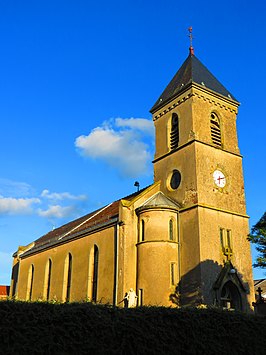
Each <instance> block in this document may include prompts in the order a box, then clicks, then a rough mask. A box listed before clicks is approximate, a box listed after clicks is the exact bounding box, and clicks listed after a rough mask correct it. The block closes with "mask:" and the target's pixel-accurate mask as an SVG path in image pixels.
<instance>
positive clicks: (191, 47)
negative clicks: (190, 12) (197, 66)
mask: <svg viewBox="0 0 266 355" xmlns="http://www.w3.org/2000/svg"><path fill="white" fill-rule="evenodd" d="M188 37H189V40H190V47H189V53H190V55H194V48H193V46H192V40H193V35H192V26H190V27H189V28H188Z"/></svg>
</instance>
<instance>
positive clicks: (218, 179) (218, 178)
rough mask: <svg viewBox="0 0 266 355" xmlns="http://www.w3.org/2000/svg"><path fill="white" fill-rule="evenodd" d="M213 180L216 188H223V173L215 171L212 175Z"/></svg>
mask: <svg viewBox="0 0 266 355" xmlns="http://www.w3.org/2000/svg"><path fill="white" fill-rule="evenodd" d="M213 180H214V183H215V185H217V186H218V187H225V184H226V179H225V176H224V173H222V172H221V171H220V170H215V172H214V173H213Z"/></svg>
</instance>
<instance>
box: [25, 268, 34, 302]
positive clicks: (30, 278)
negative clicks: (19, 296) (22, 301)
mask: <svg viewBox="0 0 266 355" xmlns="http://www.w3.org/2000/svg"><path fill="white" fill-rule="evenodd" d="M33 278H34V266H33V264H32V265H31V266H30V268H29V272H28V283H27V294H26V300H27V301H31V300H32V289H33Z"/></svg>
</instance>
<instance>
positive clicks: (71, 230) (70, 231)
mask: <svg viewBox="0 0 266 355" xmlns="http://www.w3.org/2000/svg"><path fill="white" fill-rule="evenodd" d="M114 202H116V201H114ZM114 202H112V203H109V205H106V206H104V207H103V208H101V209H99V210H96V213H94V214H92V215H91V216H90V217H89V218H88V219H85V220H84V221H83V222H82V223H80V224H78V225H77V226H75V227H74V228H73V229H70V230H69V231H68V232H66V233H65V234H63V235H61V236H60V237H59V238H58V240H61V239H62V238H64V237H66V236H67V235H69V234H71V233H72V232H73V231H74V230H76V229H78V228H80V227H81V226H82V225H83V224H85V223H87V222H88V221H89V220H90V219H92V218H94V217H95V216H97V215H98V214H99V213H101V212H102V211H104V210H105V209H106V208H108V207H109V206H111V205H112V204H113V203H114ZM92 213H93V212H92Z"/></svg>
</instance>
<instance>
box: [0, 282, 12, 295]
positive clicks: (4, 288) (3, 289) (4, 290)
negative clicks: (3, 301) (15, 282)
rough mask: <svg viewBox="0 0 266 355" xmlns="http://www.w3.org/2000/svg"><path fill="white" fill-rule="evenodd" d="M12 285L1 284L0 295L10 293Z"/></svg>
mask: <svg viewBox="0 0 266 355" xmlns="http://www.w3.org/2000/svg"><path fill="white" fill-rule="evenodd" d="M9 289H10V286H6V285H0V297H3V296H5V297H6V296H8V295H9Z"/></svg>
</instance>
